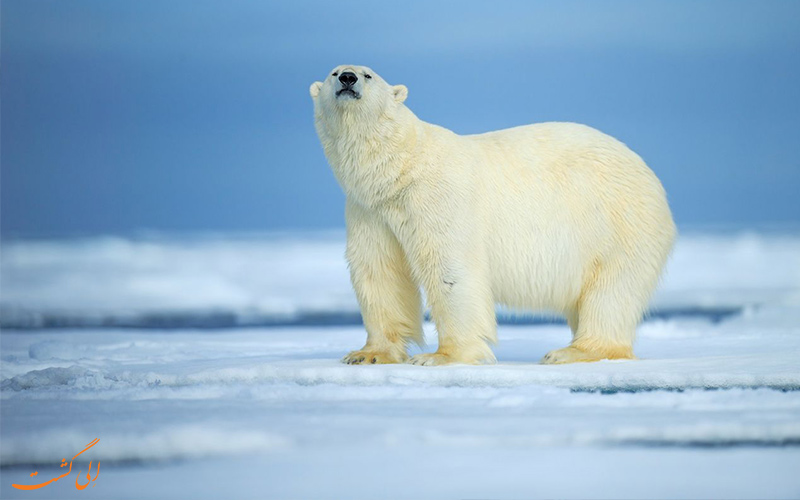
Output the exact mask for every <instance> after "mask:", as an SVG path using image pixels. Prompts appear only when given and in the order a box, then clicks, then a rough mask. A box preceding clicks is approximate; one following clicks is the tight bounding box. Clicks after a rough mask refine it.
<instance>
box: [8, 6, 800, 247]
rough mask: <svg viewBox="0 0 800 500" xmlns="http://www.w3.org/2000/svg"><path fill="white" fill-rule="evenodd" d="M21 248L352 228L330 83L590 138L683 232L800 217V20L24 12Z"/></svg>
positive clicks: (626, 12) (343, 9) (753, 14)
mask: <svg viewBox="0 0 800 500" xmlns="http://www.w3.org/2000/svg"><path fill="white" fill-rule="evenodd" d="M0 36H1V37H2V40H0V42H2V45H1V47H2V61H1V62H0V64H2V73H1V74H0V98H1V99H2V109H0V121H1V123H0V126H1V127H2V128H1V129H0V131H1V135H0V138H1V141H2V144H0V168H2V178H1V179H0V181H1V182H0V191H1V192H0V205H1V206H0V231H2V235H3V237H16V236H23V237H24V236H54V235H91V234H126V233H131V232H135V231H139V230H159V231H251V230H252V231H264V230H283V229H316V228H335V227H342V226H343V196H342V194H341V192H340V190H339V187H338V186H337V184H336V182H335V180H334V178H333V176H332V174H331V173H330V171H329V168H328V166H327V164H326V162H325V158H324V156H323V154H322V151H321V148H320V146H319V144H318V141H317V138H316V134H315V132H314V127H313V117H312V105H311V101H310V98H309V97H308V86H309V84H310V83H311V82H312V81H314V80H317V79H321V78H323V77H324V76H325V75H326V74H327V72H328V70H329V69H330V68H331V67H333V66H335V65H337V64H342V63H353V64H365V65H369V66H371V67H373V68H374V69H375V70H376V71H377V72H379V73H380V74H381V75H382V76H384V78H386V79H387V80H388V81H389V82H391V83H403V84H406V85H407V86H408V87H409V91H410V92H409V99H408V101H407V104H408V105H409V106H410V107H411V108H412V109H413V110H414V112H415V113H416V114H417V115H418V116H419V117H420V118H422V119H424V120H427V121H431V122H435V123H438V124H440V125H443V126H446V127H448V128H451V129H453V130H455V131H456V132H459V133H477V132H482V131H488V130H493V129H498V128H504V127H511V126H515V125H521V124H525V123H533V122H540V121H549V120H558V121H577V122H582V123H586V124H589V125H591V126H594V127H596V128H599V129H600V130H603V131H605V132H607V133H609V134H611V135H614V136H616V137H617V138H619V139H620V140H622V141H623V142H625V143H627V144H628V145H629V146H631V147H632V148H633V149H634V150H635V151H637V152H638V153H639V154H640V155H641V156H642V157H643V158H644V159H645V160H646V161H647V162H648V163H649V164H650V166H651V167H652V168H653V170H654V171H655V172H656V173H657V174H658V175H659V177H660V178H661V179H662V181H663V183H664V185H665V187H666V189H667V191H668V194H669V197H670V202H671V206H672V208H673V212H674V214H675V217H676V219H677V221H678V223H679V225H687V226H688V225H695V224H725V225H735V226H740V227H750V226H752V227H755V226H760V225H764V224H767V223H796V222H799V221H800V201H798V196H797V192H798V190H800V2H789V1H785V2H770V1H759V2H755V1H753V2H736V1H719V2H683V1H669V2H655V1H654V2H570V1H566V2H565V1H560V2H527V1H520V2H506V1H496V2H483V1H480V2H477V1H466V2H434V1H430V0H429V1H424V2H421V1H409V2H404V3H397V2H376V1H356V2H352V1H340V2H330V1H327V2H302V1H299V2H263V1H252V2H243V1H229V2H222V1H213V2H211V1H183V0H171V1H169V2H163V1H151V0H144V1H136V2H132V1H128V2H122V1H119V2H117V1H107V0H98V1H86V0H72V1H69V2H63V1H56V0H46V1H40V0H24V1H23V0H4V1H3V2H2V34H1V35H0Z"/></svg>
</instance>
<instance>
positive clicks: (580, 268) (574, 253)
mask: <svg viewBox="0 0 800 500" xmlns="http://www.w3.org/2000/svg"><path fill="white" fill-rule="evenodd" d="M497 233H498V232H497V231H496V232H495V236H500V235H499V234H497ZM580 250H581V249H580V248H576V245H575V244H574V242H573V241H572V238H570V237H569V234H568V232H563V231H561V232H559V231H552V232H549V234H548V232H535V231H530V232H527V234H516V235H514V237H513V239H512V238H511V235H508V237H502V236H500V237H495V238H491V239H490V244H489V245H488V248H487V254H488V255H487V258H488V261H489V278H490V281H491V285H492V294H493V296H494V299H495V302H497V303H499V304H503V305H505V306H508V307H512V308H516V309H527V310H548V311H555V312H563V311H565V310H568V309H571V308H572V307H573V306H574V304H575V302H576V301H577V300H578V297H579V296H580V292H581V289H582V285H583V280H584V276H585V275H586V259H585V258H584V257H583V256H582V255H581V254H582V252H581V251H580Z"/></svg>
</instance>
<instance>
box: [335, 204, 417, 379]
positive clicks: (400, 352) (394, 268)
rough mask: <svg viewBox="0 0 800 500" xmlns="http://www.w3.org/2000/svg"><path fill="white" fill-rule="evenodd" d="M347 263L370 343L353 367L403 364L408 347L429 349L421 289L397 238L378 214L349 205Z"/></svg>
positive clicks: (351, 360)
mask: <svg viewBox="0 0 800 500" xmlns="http://www.w3.org/2000/svg"><path fill="white" fill-rule="evenodd" d="M345 215H346V221H347V262H348V264H349V267H350V279H351V281H352V283H353V289H354V290H355V292H356V297H357V298H358V303H359V305H360V307H361V316H362V317H363V320H364V327H365V328H366V330H367V343H366V345H364V347H363V348H362V349H359V350H357V351H353V352H351V353H350V354H348V355H347V356H345V357H344V358H343V359H342V362H343V363H347V364H355V365H358V364H383V363H403V362H405V361H406V360H408V353H407V349H408V345H409V344H410V343H411V342H415V343H418V344H422V343H423V338H422V304H421V297H420V292H419V287H418V286H417V285H416V284H415V283H414V280H413V279H412V277H411V269H410V267H409V265H408V261H407V260H406V256H405V254H404V253H403V249H402V248H401V247H400V244H399V243H398V241H397V239H396V238H395V236H394V234H392V232H391V231H390V230H389V228H388V227H387V226H386V225H385V224H384V223H383V222H382V221H381V220H380V219H378V218H377V217H376V216H375V215H374V214H371V213H369V212H368V211H367V210H365V209H364V208H362V207H361V206H359V205H357V204H355V203H352V202H350V201H348V202H347V208H346V212H345Z"/></svg>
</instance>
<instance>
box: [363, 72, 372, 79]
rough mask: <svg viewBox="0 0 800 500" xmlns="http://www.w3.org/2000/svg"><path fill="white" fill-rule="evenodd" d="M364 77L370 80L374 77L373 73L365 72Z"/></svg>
mask: <svg viewBox="0 0 800 500" xmlns="http://www.w3.org/2000/svg"><path fill="white" fill-rule="evenodd" d="M364 78H366V79H367V80H369V79H370V78H372V75H368V74H366V73H364Z"/></svg>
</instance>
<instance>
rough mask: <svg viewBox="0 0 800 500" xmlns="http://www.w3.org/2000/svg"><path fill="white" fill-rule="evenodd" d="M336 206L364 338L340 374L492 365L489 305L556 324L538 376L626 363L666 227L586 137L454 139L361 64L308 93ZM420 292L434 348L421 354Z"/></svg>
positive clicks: (662, 254) (655, 208)
mask: <svg viewBox="0 0 800 500" xmlns="http://www.w3.org/2000/svg"><path fill="white" fill-rule="evenodd" d="M310 93H311V97H312V99H313V101H314V118H315V125H316V130H317V134H318V135H319V139H320V141H321V143H322V147H323V149H324V152H325V155H326V157H327V159H328V162H329V163H330V166H331V168H332V169H333V173H334V174H335V176H336V178H337V180H338V181H339V183H340V185H341V187H342V189H343V191H344V193H345V195H346V207H345V217H346V225H347V250H346V257H347V261H348V264H349V268H350V275H351V280H352V284H353V288H354V289H355V293H356V296H357V298H358V302H359V305H360V307H361V314H362V316H363V319H364V325H365V327H366V330H367V341H366V345H365V346H364V347H363V348H362V349H359V350H357V351H353V352H351V353H350V354H348V355H347V356H345V357H344V359H343V360H342V361H343V362H345V363H349V364H361V363H402V362H406V361H408V362H410V363H413V364H416V365H442V364H448V363H468V364H479V363H493V362H495V356H494V354H493V353H492V350H491V348H490V344H494V343H495V342H496V341H497V323H496V316H495V305H496V304H503V305H506V306H509V307H511V308H515V309H534V310H546V311H550V312H554V313H558V314H563V315H564V316H565V317H566V319H567V323H568V324H569V327H570V329H571V330H572V342H571V343H570V345H569V346H568V347H565V348H563V349H558V350H554V351H552V352H550V353H548V354H547V355H546V356H545V357H544V358H543V360H542V362H543V363H545V364H557V363H573V362H582V361H583V362H585V361H595V360H600V359H630V358H633V357H634V355H633V342H634V338H635V332H636V325H637V324H638V322H639V321H640V319H641V317H642V314H643V313H644V311H645V309H646V307H647V303H648V300H649V297H650V295H651V294H652V292H653V290H654V288H655V287H656V285H657V282H658V280H659V277H660V274H661V271H662V268H663V267H664V263H665V261H666V260H667V257H668V254H669V253H670V251H671V248H672V245H673V241H674V239H675V234H676V228H675V224H674V223H673V220H672V215H671V213H670V209H669V206H668V204H667V199H666V194H665V192H664V189H663V187H662V186H661V183H660V182H659V180H658V179H657V178H656V176H655V174H653V172H652V171H651V170H650V169H649V168H648V167H647V165H645V163H644V161H643V160H642V159H641V158H640V157H639V156H638V155H636V153H634V152H633V151H631V150H630V149H628V148H627V147H626V146H625V145H624V144H622V143H621V142H619V141H617V140H616V139H614V138H612V137H609V136H607V135H605V134H603V133H601V132H599V131H597V130H594V129H592V128H590V127H587V126H585V125H578V124H575V123H539V124H534V125H526V126H520V127H515V128H510V129H506V130H500V131H495V132H489V133H484V134H478V135H458V134H455V133H454V132H451V131H450V130H448V129H446V128H443V127H440V126H438V125H433V124H430V123H426V122H424V121H422V120H420V119H419V118H417V117H416V115H414V113H412V112H411V110H409V109H408V108H407V107H406V106H405V104H404V101H405V100H406V96H407V95H408V90H407V88H406V87H405V86H403V85H389V84H388V83H387V82H386V81H384V80H383V79H382V78H381V77H380V76H379V75H378V74H377V73H375V72H374V71H372V70H371V69H370V68H367V67H364V66H353V65H344V66H338V67H336V68H334V69H333V71H331V72H330V73H329V74H328V76H327V77H326V78H325V80H324V81H322V82H314V83H313V84H312V85H311V88H310ZM420 289H422V290H424V292H425V294H426V297H427V301H428V304H429V306H430V315H431V318H432V320H433V321H434V323H435V324H436V330H437V332H438V336H439V347H438V350H437V351H436V352H434V353H425V354H419V355H416V356H414V357H412V358H410V359H409V358H408V354H407V347H408V346H409V344H410V343H412V342H416V343H419V344H420V345H422V341H423V337H422V318H423V313H422V304H421V293H420Z"/></svg>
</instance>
